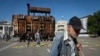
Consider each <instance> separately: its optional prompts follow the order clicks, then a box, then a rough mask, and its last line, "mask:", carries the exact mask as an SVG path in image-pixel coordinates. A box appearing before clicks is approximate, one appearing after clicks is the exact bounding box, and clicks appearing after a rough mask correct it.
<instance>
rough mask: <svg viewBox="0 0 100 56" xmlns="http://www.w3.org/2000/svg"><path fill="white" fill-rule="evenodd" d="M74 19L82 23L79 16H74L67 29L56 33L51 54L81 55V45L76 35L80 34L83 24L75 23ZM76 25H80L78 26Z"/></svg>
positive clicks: (54, 55)
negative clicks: (79, 51)
mask: <svg viewBox="0 0 100 56" xmlns="http://www.w3.org/2000/svg"><path fill="white" fill-rule="evenodd" d="M73 20H75V21H77V22H79V23H80V20H79V19H78V18H77V17H73V18H72V19H71V20H70V23H69V26H68V27H67V29H68V30H67V31H65V32H57V33H56V36H55V37H54V40H53V44H52V47H51V52H50V56H79V53H78V49H81V45H80V44H79V43H78V41H77V38H76V37H77V36H78V34H79V32H80V29H81V26H82V25H79V24H76V25H75V22H73ZM73 23H74V25H73ZM74 26H75V27H74ZM76 26H78V28H77V27H76Z"/></svg>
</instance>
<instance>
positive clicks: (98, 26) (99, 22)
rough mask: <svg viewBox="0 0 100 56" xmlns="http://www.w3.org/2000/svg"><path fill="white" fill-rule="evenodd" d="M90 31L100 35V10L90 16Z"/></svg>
mask: <svg viewBox="0 0 100 56" xmlns="http://www.w3.org/2000/svg"><path fill="white" fill-rule="evenodd" d="M87 23H88V32H89V33H90V34H93V35H95V36H100V11H97V12H96V13H94V14H93V15H89V16H88V22H87Z"/></svg>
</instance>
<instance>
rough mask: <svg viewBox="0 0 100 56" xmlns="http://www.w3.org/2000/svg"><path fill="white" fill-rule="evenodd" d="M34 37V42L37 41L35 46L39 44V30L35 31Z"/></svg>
mask: <svg viewBox="0 0 100 56" xmlns="http://www.w3.org/2000/svg"><path fill="white" fill-rule="evenodd" d="M35 39H36V42H37V46H39V45H40V41H41V40H40V33H39V30H38V31H37V32H36V33H35Z"/></svg>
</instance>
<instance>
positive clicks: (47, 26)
mask: <svg viewBox="0 0 100 56" xmlns="http://www.w3.org/2000/svg"><path fill="white" fill-rule="evenodd" d="M50 12H51V10H50V8H43V7H32V6H30V4H27V15H23V14H13V15H12V22H13V29H14V35H15V36H20V35H21V34H25V33H31V34H32V35H33V37H34V34H35V33H36V32H37V30H39V31H40V35H41V36H42V37H44V38H45V39H48V37H50V38H49V39H52V38H53V37H54V31H55V18H54V17H53V16H51V15H50ZM39 13H41V14H42V15H40V14H39Z"/></svg>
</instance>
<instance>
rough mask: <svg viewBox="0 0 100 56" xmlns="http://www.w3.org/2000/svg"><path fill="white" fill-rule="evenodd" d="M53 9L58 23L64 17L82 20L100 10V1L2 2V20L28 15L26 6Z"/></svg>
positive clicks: (12, 0) (15, 0)
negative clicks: (17, 15) (75, 17)
mask: <svg viewBox="0 0 100 56" xmlns="http://www.w3.org/2000/svg"><path fill="white" fill-rule="evenodd" d="M27 3H30V5H31V6H37V7H47V8H51V14H50V15H52V16H54V17H55V19H56V21H58V20H60V19H61V18H62V16H64V19H65V20H67V21H68V20H69V19H70V18H71V17H73V16H77V17H79V18H82V17H84V16H87V15H89V14H92V13H94V12H96V11H98V10H100V0H0V20H12V15H13V14H24V15H26V14H27V6H26V4H27Z"/></svg>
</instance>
